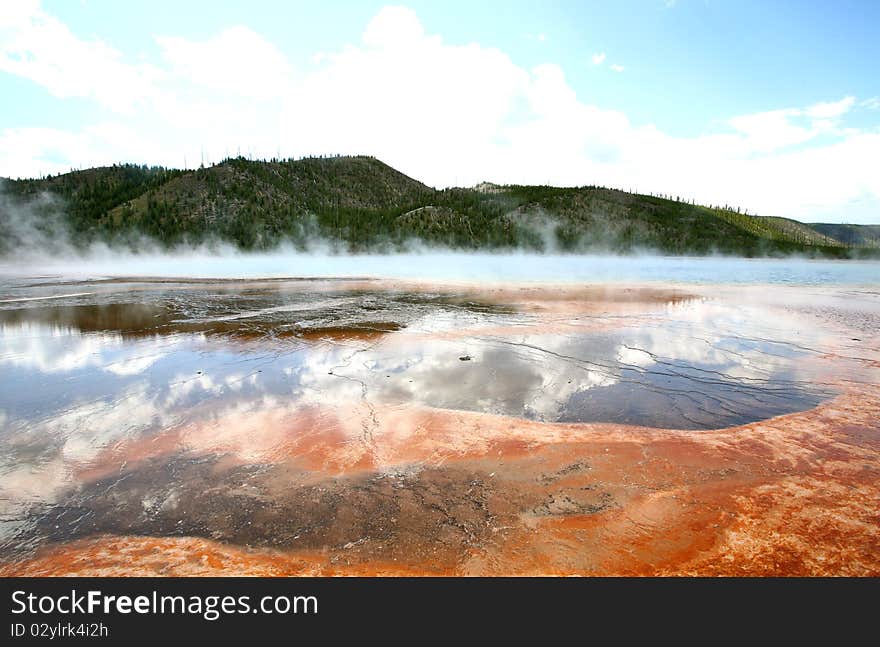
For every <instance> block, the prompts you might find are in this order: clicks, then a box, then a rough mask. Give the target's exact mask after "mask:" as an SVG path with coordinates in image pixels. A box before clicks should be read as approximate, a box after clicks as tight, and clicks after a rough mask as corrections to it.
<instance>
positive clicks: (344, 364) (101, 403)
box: [0, 265, 878, 555]
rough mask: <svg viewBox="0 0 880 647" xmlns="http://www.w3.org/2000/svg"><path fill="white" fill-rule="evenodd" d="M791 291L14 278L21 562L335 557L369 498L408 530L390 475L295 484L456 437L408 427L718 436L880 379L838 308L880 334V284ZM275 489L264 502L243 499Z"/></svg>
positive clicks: (5, 474)
mask: <svg viewBox="0 0 880 647" xmlns="http://www.w3.org/2000/svg"><path fill="white" fill-rule="evenodd" d="M832 267H836V265H832ZM824 280H825V279H822V278H821V276H820V280H819V281H818V282H820V283H821V282H822V281H824ZM776 290H786V291H785V292H781V291H780V292H777V293H773V294H770V295H768V294H765V292H764V291H763V290H756V289H751V290H748V289H742V288H729V289H727V290H726V291H725V290H724V289H721V288H718V289H715V288H712V289H694V290H688V289H681V288H675V287H656V288H620V287H614V286H612V287H607V286H606V287H600V288H596V287H592V288H590V287H564V286H563V287H559V286H557V287H552V286H544V285H537V286H536V285H535V284H534V283H530V284H526V285H525V286H524V287H508V288H503V289H502V288H482V287H479V286H477V285H475V284H470V285H463V284H458V285H453V286H449V285H445V286H444V285H443V284H439V283H431V284H424V283H419V282H394V281H383V280H356V281H355V280H321V279H311V280H253V281H238V280H231V281H222V280H205V281H191V280H185V279H173V280H170V279H169V280H139V279H125V280H95V281H89V280H74V279H65V280H62V281H59V280H57V279H56V278H52V277H48V278H40V279H33V278H27V279H25V278H7V279H6V280H5V282H4V283H3V284H2V286H0V380H2V383H3V386H4V388H3V389H2V391H0V449H2V451H0V483H2V485H0V489H2V491H0V495H2V497H0V499H2V515H3V516H2V522H0V543H2V546H3V549H4V551H6V553H7V554H8V555H20V554H23V553H26V552H28V551H30V550H32V549H34V548H37V547H39V546H42V545H44V544H45V542H47V541H48V542H60V541H69V540H74V539H78V538H81V537H89V536H92V535H97V534H102V533H108V532H109V533H113V534H135V535H162V536H164V535H172V536H193V535H195V536H202V537H208V538H213V539H220V540H222V541H230V542H233V543H240V544H241V543H246V544H247V545H252V544H257V545H267V546H277V545H283V546H287V545H291V544H292V542H294V541H300V539H298V538H300V537H306V538H307V539H308V541H306V539H303V540H302V541H301V542H300V544H302V545H307V546H310V547H312V548H322V547H325V546H326V545H328V543H329V544H334V545H335V542H337V541H338V542H340V543H346V542H345V541H342V539H341V538H342V537H344V536H345V533H351V532H352V530H351V528H347V527H346V528H341V527H339V528H337V526H332V528H331V527H330V526H326V523H329V521H327V520H326V519H324V517H327V516H329V517H332V518H334V519H335V518H337V516H338V515H339V514H340V512H339V510H338V509H337V507H334V506H338V505H339V502H340V501H342V500H348V498H349V497H351V496H354V495H353V494H352V492H351V491H349V490H348V489H345V488H349V487H352V488H354V489H355V491H356V492H357V493H359V494H358V496H361V497H363V500H362V501H361V502H360V503H359V504H358V505H357V506H356V509H355V508H353V509H352V510H349V511H348V512H347V513H346V514H348V515H350V516H352V518H354V519H356V520H360V521H357V523H364V524H366V523H368V521H367V520H368V519H369V518H372V517H373V516H375V515H379V516H380V517H381V516H382V515H386V514H387V516H388V519H392V517H393V518H394V519H396V518H397V517H394V515H393V514H392V512H390V511H387V510H384V508H381V506H380V507H379V508H377V507H376V506H379V504H380V502H381V501H382V500H384V499H383V497H387V496H390V495H389V492H387V491H386V489H387V488H388V487H391V486H388V484H387V482H386V481H384V480H382V472H381V470H380V472H379V476H376V477H375V479H378V480H374V479H373V477H370V478H367V477H364V478H366V480H365V481H363V482H360V481H359V482H357V483H355V484H353V485H346V486H345V488H343V489H342V490H339V489H338V488H341V487H342V486H334V487H336V488H337V489H336V490H334V487H330V489H329V490H327V488H326V487H324V486H321V487H319V488H318V489H317V490H316V489H314V487H317V486H313V485H310V484H309V483H310V481H309V479H312V478H313V477H312V476H308V477H306V476H297V477H296V479H305V480H304V481H302V482H301V483H300V481H296V479H294V481H291V480H290V479H291V477H289V476H284V477H280V476H278V475H277V474H276V472H277V469H278V468H277V467H273V466H276V465H281V464H286V462H287V461H290V460H294V461H296V460H300V459H302V458H303V457H305V456H307V455H310V452H311V453H314V448H313V447H312V445H314V443H318V446H320V447H321V450H320V452H322V454H321V455H324V454H327V456H331V457H333V458H332V460H331V459H330V458H327V457H325V458H322V459H320V460H321V461H323V462H322V463H320V464H319V467H318V468H310V470H317V471H318V472H321V471H327V472H331V473H332V472H333V471H334V470H335V471H336V472H340V471H341V472H351V473H360V471H362V470H363V469H364V466H365V465H367V466H370V469H375V468H376V466H377V465H380V464H381V463H382V460H383V459H382V451H383V449H382V443H383V442H387V439H388V438H391V437H399V438H400V439H402V440H400V443H401V444H404V445H405V444H406V438H408V437H410V436H413V437H416V436H419V435H426V436H427V437H429V438H430V437H431V436H432V434H434V433H437V434H439V433H440V429H441V426H439V423H438V426H437V427H436V429H435V428H433V427H432V426H431V423H416V422H406V421H407V420H409V418H407V416H413V415H415V414H416V413H418V414H419V415H422V414H421V413H419V412H427V414H426V415H429V416H431V415H434V414H432V413H431V412H437V414H438V415H440V416H441V419H442V416H446V415H448V414H450V413H451V414H455V412H462V413H463V414H464V413H470V412H473V413H476V414H481V415H486V416H490V417H491V418H490V419H491V420H501V421H503V420H505V419H510V420H527V421H535V422H540V423H546V424H548V425H552V424H554V423H558V424H562V425H564V424H592V423H611V424H615V425H627V426H630V425H633V426H639V427H647V428H656V429H675V430H683V431H687V432H691V433H699V432H701V431H705V430H713V429H723V428H728V427H735V426H738V425H744V424H747V423H752V422H755V421H761V420H765V419H769V418H772V417H774V416H779V415H783V414H789V413H793V412H798V411H804V410H807V409H811V408H813V407H815V406H817V405H819V404H820V403H822V402H826V401H828V400H829V399H830V398H832V397H834V396H835V395H836V394H838V393H840V391H841V384H842V383H844V382H846V381H850V382H853V383H859V382H860V381H863V382H864V383H866V384H868V383H871V382H872V381H873V380H875V379H876V371H874V372H871V370H868V371H867V372H866V370H865V369H864V366H863V365H862V364H860V363H859V362H861V361H862V359H863V358H861V357H860V353H861V348H860V346H859V344H860V343H861V340H860V339H859V338H855V337H852V336H851V335H852V333H847V334H849V335H850V336H849V337H845V338H844V341H845V345H844V346H841V339H842V338H841V333H840V332H838V331H836V330H835V328H834V327H835V323H834V319H833V317H830V316H829V315H828V313H829V312H830V313H832V314H834V316H839V317H843V318H844V319H845V320H846V326H847V330H851V329H852V328H853V321H855V322H856V324H858V322H859V321H864V325H865V326H866V329H873V328H874V327H875V323H876V321H877V316H878V308H877V294H876V292H875V291H874V290H872V289H870V288H867V289H860V288H857V287H855V286H849V287H847V288H843V287H841V288H840V289H839V290H832V291H829V290H827V289H816V290H815V291H812V292H811V291H809V290H804V289H800V288H776ZM774 294H777V295H785V301H786V303H785V304H784V307H780V306H781V305H782V304H780V303H778V298H777V297H776V296H774ZM856 301H858V303H859V305H858V307H855V308H854V309H853V312H854V313H857V314H858V317H861V319H859V318H858V317H856V316H852V317H851V316H850V315H848V314H847V309H846V308H847V306H846V304H849V303H854V302H856ZM816 310H819V311H822V312H823V313H824V314H823V316H825V319H824V321H825V323H826V324H827V325H824V326H816V325H815V320H814V319H810V316H812V314H815V311H816ZM807 315H809V316H807ZM856 327H858V326H856ZM862 354H863V353H862ZM829 358H831V359H829ZM872 370H873V369H872ZM842 380H843V381H844V382H842ZM427 419H428V420H430V418H427ZM413 420H415V418H413ZM400 421H404V422H400ZM449 424H450V423H449V422H444V423H443V425H445V426H443V427H442V428H443V429H444V431H443V433H444V434H452V435H453V436H454V435H455V428H454V426H453V427H452V429H451V431H450V429H449ZM493 424H498V423H493ZM501 424H503V423H501ZM463 433H464V432H463ZM328 439H329V440H328ZM310 443H311V444H310ZM365 452H366V454H365ZM367 454H369V461H368V462H367V463H364V462H363V461H364V460H365V459H364V456H366V455H367ZM352 456H353V458H351V457H352ZM228 457H231V458H232V463H231V464H230V465H231V466H232V467H230V466H225V467H218V466H221V465H226V464H225V463H224V460H226V458H228ZM310 460H311V459H310ZM421 460H423V461H424V464H423V465H422V467H421V468H419V470H422V469H427V467H428V466H429V465H431V464H433V461H432V460H429V459H421ZM328 461H329V462H328ZM331 464H332V465H334V466H336V467H333V468H332V469H331V468H330V467H329V465H331ZM440 464H442V461H441V462H440ZM395 469H397V468H395ZM359 470H360V471H359ZM419 470H417V471H416V472H411V473H410V472H406V473H407V474H410V476H408V477H407V478H409V479H410V485H409V486H408V487H411V491H412V492H413V493H416V494H414V496H415V495H418V497H428V498H430V497H431V496H435V494H432V493H434V492H435V490H436V489H437V488H440V490H441V491H442V490H443V489H444V488H447V489H448V490H449V496H453V494H454V492H455V491H456V488H459V487H460V488H462V491H467V492H470V491H471V490H470V489H467V487H469V486H468V485H467V484H468V483H469V482H470V481H468V479H469V478H470V477H468V476H467V475H459V476H457V475H456V474H457V473H456V472H454V471H453V472H445V471H441V472H437V473H433V472H432V473H427V472H426V473H425V474H424V475H422V476H419V474H422V472H421V471H419ZM309 473H311V472H309ZM450 474H451V476H450ZM279 479H280V480H279ZM449 479H452V480H451V481H449ZM456 479H461V482H460V483H459V481H458V480H456ZM279 483H281V484H282V485H279ZM294 483H299V485H297V486H296V487H294V485H293V484H294ZM334 483H335V481H334ZM438 483H441V484H442V483H445V484H446V485H438ZM254 484H258V485H259V487H260V488H262V489H261V490H260V491H261V494H260V497H259V504H258V505H257V504H256V503H254V501H253V500H252V499H250V498H248V499H247V502H246V503H242V499H241V496H242V492H249V491H250V490H248V488H252V487H256V485H254ZM395 487H396V486H395ZM206 488H210V492H211V493H212V494H211V496H210V497H208V498H205V494H204V493H205V489H206ZM310 488H311V489H310ZM328 491H329V492H331V493H333V492H335V493H333V494H332V496H331V494H328V493H327V492H328ZM392 491H394V490H393V487H392ZM328 496H329V497H330V498H329V499H327V497H328ZM462 496H463V495H462ZM469 496H470V495H469ZM419 500H420V501H422V503H420V504H419V505H424V506H425V510H430V509H431V506H430V505H429V504H428V503H425V501H427V500H428V499H425V500H424V501H423V500H422V499H419ZM316 502H318V503H316ZM383 505H384V504H383ZM542 505H543V506H544V507H541V506H537V507H536V508H535V510H538V512H535V513H534V514H538V515H539V516H540V515H544V514H545V512H541V511H542V510H545V509H546V510H551V509H555V508H554V507H553V505H555V504H553V505H551V504H542ZM565 505H573V506H574V508H572V509H574V510H595V511H598V510H601V509H604V508H605V507H607V506H608V505H610V503H608V502H607V501H604V500H596V501H594V500H592V499H590V500H589V501H588V502H587V503H583V504H577V505H575V504H569V503H566V504H565ZM249 506H250V507H249ZM254 506H256V507H254ZM548 506H549V507H548ZM380 508H381V509H380ZM395 509H396V508H395ZM419 509H421V508H419ZM383 510H384V511H383ZM480 510H481V509H480V508H479V507H477V508H474V511H473V512H474V514H476V515H477V516H479V515H481V514H482V512H480ZM394 514H397V513H394ZM425 514H428V513H427V512H426V513H425ZM546 514H550V513H549V512H547V513H546ZM184 515H186V516H184ZM303 515H304V516H303ZM413 518H421V517H418V516H417V515H416V517H413ZM303 519H305V520H303ZM322 519H323V520H322ZM425 519H427V517H426V518H425ZM294 521H295V523H294ZM325 522H326V523H325ZM334 523H336V522H334ZM370 523H371V522H370ZM385 523H386V525H387V524H390V523H391V521H389V520H386V522H385ZM425 523H426V524H428V525H426V526H425V529H424V532H425V533H427V534H430V533H431V532H433V531H431V529H430V524H429V523H428V521H427V520H425ZM315 528H318V529H320V528H323V529H324V530H320V532H319V531H318V530H315ZM328 528H330V529H328ZM309 529H311V530H309ZM374 530H375V529H374ZM379 530H381V528H379V529H378V530H375V532H379ZM309 533H311V534H309ZM337 535H338V536H337ZM346 541H347V540H346ZM303 542H305V543H303Z"/></svg>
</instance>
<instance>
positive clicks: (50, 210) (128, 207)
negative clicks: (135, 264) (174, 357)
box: [0, 157, 880, 257]
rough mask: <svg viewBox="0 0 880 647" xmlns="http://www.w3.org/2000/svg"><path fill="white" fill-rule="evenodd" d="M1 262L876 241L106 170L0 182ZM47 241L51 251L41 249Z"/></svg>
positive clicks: (367, 175) (633, 210)
mask: <svg viewBox="0 0 880 647" xmlns="http://www.w3.org/2000/svg"><path fill="white" fill-rule="evenodd" d="M3 187H4V193H5V198H4V199H3V200H2V201H0V253H5V254H7V255H8V254H11V253H14V251H15V250H16V249H18V248H20V247H22V246H24V245H28V244H35V243H36V244H39V245H43V246H49V247H51V246H52V245H54V244H57V241H58V240H63V241H65V243H67V242H69V243H71V244H73V245H75V246H86V245H89V244H91V243H93V242H95V241H104V242H107V243H110V244H125V245H128V246H129V247H132V248H137V247H138V246H139V245H142V244H143V241H144V237H148V238H150V239H153V240H155V241H158V242H159V243H160V244H162V245H165V246H175V245H179V244H200V243H204V242H211V241H216V242H220V241H225V242H230V243H233V244H235V245H237V246H238V247H240V248H242V249H269V248H272V247H275V246H277V245H279V244H281V243H282V242H285V241H287V242H290V243H292V244H294V245H297V246H299V247H302V248H305V247H307V246H309V245H310V244H312V243H314V242H315V241H319V240H320V241H322V242H323V243H329V244H333V245H337V246H339V247H340V248H342V249H349V250H352V251H361V250H368V249H369V250H392V249H395V248H401V247H405V246H407V245H411V244H413V243H414V242H416V241H421V242H424V243H427V244H437V245H443V246H447V247H453V248H463V249H504V248H526V249H535V250H543V251H551V250H552V251H565V252H588V251H612V252H618V253H626V252H631V251H635V250H643V249H644V250H654V251H659V252H663V253H670V254H709V253H725V254H737V255H745V256H758V255H777V254H787V253H793V252H797V253H803V254H808V255H818V256H828V257H845V256H852V255H855V256H860V255H874V253H875V251H876V249H877V248H878V247H880V246H878V245H876V244H875V242H876V237H874V235H875V231H874V230H872V229H871V228H866V229H864V230H859V231H858V235H856V234H854V233H853V231H854V230H853V229H852V228H849V229H847V228H846V227H847V226H824V225H823V226H821V227H820V226H809V225H805V224H803V223H800V222H797V221H794V220H788V219H784V218H772V217H759V216H752V215H746V214H742V213H739V212H737V211H733V210H730V209H719V208H709V207H703V206H699V205H693V204H688V203H686V202H681V201H676V200H669V199H665V198H659V197H655V196H647V195H638V194H632V193H627V192H624V191H619V190H614V189H607V188H603V187H595V186H585V187H577V188H558V187H547V186H500V185H495V184H489V183H483V184H481V185H478V186H477V187H474V188H473V189H462V188H453V189H445V190H442V191H438V190H435V189H432V188H430V187H427V186H425V185H424V184H422V183H421V182H419V181H417V180H414V179H412V178H410V177H408V176H406V175H404V174H402V173H400V172H399V171H396V170H395V169H393V168H391V167H390V166H388V165H386V164H384V163H382V162H380V161H379V160H377V159H375V158H372V157H331V158H306V159H301V160H284V161H279V160H272V161H252V160H246V159H243V158H235V159H228V160H225V161H224V162H222V163H220V164H217V165H216V166H212V167H209V168H201V169H198V170H192V171H181V170H169V169H163V168H155V167H144V166H135V165H118V166H112V167H101V168H94V169H88V170H83V171H75V172H72V173H67V174H64V175H60V176H56V177H48V178H45V179H40V180H14V181H13V180H7V181H5V182H4V183H3ZM53 241H56V242H53Z"/></svg>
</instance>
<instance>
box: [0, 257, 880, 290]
mask: <svg viewBox="0 0 880 647" xmlns="http://www.w3.org/2000/svg"><path fill="white" fill-rule="evenodd" d="M2 275H6V276H18V277H23V276H52V277H63V278H70V279H95V278H103V277H121V276H122V277H187V278H218V279H236V278H280V277H285V278H286V277H292V278H295V277H315V278H317V277H322V278H326V277H340V278H351V277H369V278H390V279H403V280H429V281H430V280H434V281H477V282H515V283H522V282H550V283H569V282H570V283H627V282H638V283H652V282H663V283H694V284H709V283H724V284H791V285H876V284H878V283H880V262H877V261H852V260H847V261H829V260H808V259H801V258H785V259H768V258H760V259H746V258H730V257H673V256H659V255H636V256H611V255H570V254H533V253H524V252H523V253H465V252H453V251H424V252H421V253H405V254H333V253H327V252H321V253H298V252H295V251H290V250H286V251H278V252H270V253H255V254H247V253H240V252H234V251H227V252H223V253H211V252H207V251H200V250H196V251H189V252H186V253H184V252H181V253H171V254H167V253H156V254H148V253H145V254H119V253H114V252H109V251H108V252H107V253H104V254H93V255H90V256H88V257H85V258H77V257H70V258H57V257H56V258H52V257H44V258H28V259H27V260H20V261H13V260H9V259H5V260H0V276H2Z"/></svg>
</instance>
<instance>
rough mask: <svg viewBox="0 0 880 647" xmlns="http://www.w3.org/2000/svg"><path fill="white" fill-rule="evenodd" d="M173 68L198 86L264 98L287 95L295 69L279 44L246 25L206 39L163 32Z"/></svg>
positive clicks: (162, 39)
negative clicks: (168, 35)
mask: <svg viewBox="0 0 880 647" xmlns="http://www.w3.org/2000/svg"><path fill="white" fill-rule="evenodd" d="M156 42H157V43H158V44H159V46H160V47H161V48H162V56H163V58H164V59H165V60H166V61H167V62H168V63H169V65H170V68H171V71H172V72H173V73H175V74H176V75H177V76H178V77H180V78H182V79H183V80H185V81H188V82H190V83H192V84H195V85H196V86H201V87H204V88H208V89H210V90H216V91H219V92H223V93H228V94H237V95H241V96H243V97H248V98H250V99H252V100H257V101H263V100H267V99H274V98H277V97H280V96H284V95H286V94H287V93H288V92H289V90H290V87H289V86H290V83H291V81H292V79H293V76H292V74H293V70H292V68H291V66H290V64H289V63H288V61H287V59H286V58H285V56H284V54H282V53H281V52H280V51H279V50H278V48H276V47H275V46H274V45H272V44H271V43H269V42H268V41H266V40H265V39H263V38H262V37H261V36H260V35H259V34H257V33H255V32H253V31H251V30H250V29H248V28H247V27H242V26H237V27H232V28H230V29H226V30H224V31H222V32H220V33H219V34H217V35H216V36H214V37H213V38H209V39H208V40H204V41H189V40H186V39H184V38H178V37H165V36H160V37H157V38H156Z"/></svg>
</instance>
